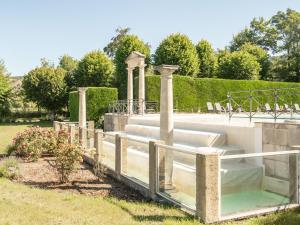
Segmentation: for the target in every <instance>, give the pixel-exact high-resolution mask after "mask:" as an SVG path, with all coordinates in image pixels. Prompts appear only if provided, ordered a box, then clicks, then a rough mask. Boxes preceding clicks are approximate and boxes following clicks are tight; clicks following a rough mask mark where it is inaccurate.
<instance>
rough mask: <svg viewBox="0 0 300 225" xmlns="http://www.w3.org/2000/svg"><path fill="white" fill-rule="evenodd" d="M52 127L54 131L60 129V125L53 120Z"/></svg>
mask: <svg viewBox="0 0 300 225" xmlns="http://www.w3.org/2000/svg"><path fill="white" fill-rule="evenodd" d="M53 128H54V131H55V132H58V131H59V130H60V125H59V122H58V121H54V122H53Z"/></svg>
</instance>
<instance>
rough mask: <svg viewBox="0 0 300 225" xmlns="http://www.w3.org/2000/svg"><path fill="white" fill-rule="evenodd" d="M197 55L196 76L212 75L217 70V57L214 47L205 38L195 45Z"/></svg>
mask: <svg viewBox="0 0 300 225" xmlns="http://www.w3.org/2000/svg"><path fill="white" fill-rule="evenodd" d="M196 50H197V54H198V57H199V65H200V67H199V74H198V77H213V76H214V75H215V73H216V70H217V65H218V64H217V57H216V55H215V52H214V49H213V48H212V46H211V44H210V43H209V42H208V41H207V40H201V41H200V42H199V43H198V44H197V45H196Z"/></svg>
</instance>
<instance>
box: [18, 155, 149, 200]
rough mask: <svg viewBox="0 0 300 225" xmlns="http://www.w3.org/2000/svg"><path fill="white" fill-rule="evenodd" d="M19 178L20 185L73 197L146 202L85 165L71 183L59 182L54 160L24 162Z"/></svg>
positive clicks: (21, 162)
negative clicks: (111, 198) (88, 196)
mask: <svg viewBox="0 0 300 225" xmlns="http://www.w3.org/2000/svg"><path fill="white" fill-rule="evenodd" d="M19 166H20V177H19V178H18V180H17V182H21V183H23V184H26V185H30V186H34V187H38V188H42V189H51V190H56V191H59V192H62V191H69V192H73V193H79V194H85V195H92V196H102V197H115V198H118V199H124V200H127V201H144V200H145V199H144V197H143V196H142V195H141V194H139V193H138V192H137V191H134V190H132V189H130V188H129V187H127V186H126V185H124V184H123V183H121V182H118V181H117V180H115V179H113V178H111V177H109V176H106V175H104V174H103V175H101V177H97V176H95V175H94V173H93V168H92V167H91V166H90V165H88V164H86V163H82V164H81V165H80V168H79V169H77V170H76V171H75V172H74V173H73V174H72V175H71V176H70V179H69V182H68V183H61V182H60V181H59V176H58V173H57V171H56V169H55V167H54V158H52V157H43V158H41V159H39V160H38V161H37V162H25V161H23V160H20V164H19Z"/></svg>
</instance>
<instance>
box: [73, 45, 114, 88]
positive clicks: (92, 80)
mask: <svg viewBox="0 0 300 225" xmlns="http://www.w3.org/2000/svg"><path fill="white" fill-rule="evenodd" d="M113 71H114V66H113V63H112V61H111V60H110V59H109V58H108V57H107V55H106V54H105V53H103V52H102V51H100V50H96V51H92V52H89V53H87V54H86V55H85V56H84V57H83V58H82V59H81V60H80V61H79V63H78V66H77V69H76V71H75V73H74V80H75V84H76V85H77V87H99V86H109V85H110V84H111V82H112V76H113Z"/></svg>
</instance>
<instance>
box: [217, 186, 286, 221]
mask: <svg viewBox="0 0 300 225" xmlns="http://www.w3.org/2000/svg"><path fill="white" fill-rule="evenodd" d="M289 203H290V200H289V198H287V197H285V196H282V195H279V194H275V193H272V192H268V191H263V190H257V191H248V192H238V193H233V194H226V195H222V198H221V215H222V216H225V215H230V214H234V213H239V212H245V211H251V210H257V209H262V208H268V207H276V206H279V205H284V204H289Z"/></svg>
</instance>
